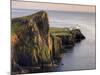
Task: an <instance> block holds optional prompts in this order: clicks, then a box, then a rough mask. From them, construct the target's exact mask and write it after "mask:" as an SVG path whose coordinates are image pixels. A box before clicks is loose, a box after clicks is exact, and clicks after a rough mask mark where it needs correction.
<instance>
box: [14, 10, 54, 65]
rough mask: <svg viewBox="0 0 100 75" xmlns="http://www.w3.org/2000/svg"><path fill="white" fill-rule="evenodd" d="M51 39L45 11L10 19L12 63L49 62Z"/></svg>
mask: <svg viewBox="0 0 100 75" xmlns="http://www.w3.org/2000/svg"><path fill="white" fill-rule="evenodd" d="M51 53H52V40H51V38H50V33H49V22H48V16H47V13H46V12H44V11H40V12H38V13H36V14H32V15H30V16H25V17H20V18H15V19H12V59H13V60H12V61H13V62H12V64H14V62H15V63H16V64H18V65H19V66H21V67H25V66H28V67H29V66H30V67H32V66H37V65H38V66H43V64H51Z"/></svg>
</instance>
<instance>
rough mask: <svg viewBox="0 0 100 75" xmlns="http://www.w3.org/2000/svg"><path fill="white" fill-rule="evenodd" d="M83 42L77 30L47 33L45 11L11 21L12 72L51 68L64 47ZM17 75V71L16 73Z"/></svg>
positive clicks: (47, 24) (55, 29)
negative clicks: (24, 69) (25, 69)
mask: <svg viewBox="0 0 100 75" xmlns="http://www.w3.org/2000/svg"><path fill="white" fill-rule="evenodd" d="M82 39H85V37H84V35H83V34H82V33H81V31H80V30H79V29H74V30H69V29H68V28H67V29H62V28H59V29H57V28H54V29H52V30H50V28H49V21H48V15H47V13H46V12H45V11H40V12H37V13H35V14H32V15H29V16H24V17H19V18H15V19H12V25H11V48H12V51H11V52H12V71H14V72H17V71H18V72H20V71H22V70H23V68H27V67H29V68H33V67H34V68H36V67H40V68H43V67H44V66H50V65H51V66H53V64H54V63H55V62H57V59H58V58H61V57H60V55H61V53H62V50H63V49H64V48H66V47H67V48H68V47H73V46H74V44H75V42H77V41H81V40H82ZM20 73H21V72H20Z"/></svg>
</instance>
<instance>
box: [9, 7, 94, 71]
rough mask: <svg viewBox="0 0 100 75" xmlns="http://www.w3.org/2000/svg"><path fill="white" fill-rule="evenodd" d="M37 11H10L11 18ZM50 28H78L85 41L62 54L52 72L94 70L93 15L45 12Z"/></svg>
mask: <svg viewBox="0 0 100 75" xmlns="http://www.w3.org/2000/svg"><path fill="white" fill-rule="evenodd" d="M37 11H39V10H32V9H12V14H11V16H12V18H16V17H20V16H26V15H30V14H33V13H35V12H37ZM45 11H46V12H47V13H48V17H49V25H50V27H76V26H78V27H80V30H81V31H82V33H83V34H84V35H85V37H86V39H85V40H83V41H81V42H80V43H76V44H75V46H74V48H73V49H70V50H67V52H66V53H64V54H63V56H62V60H61V64H63V65H60V66H59V67H58V68H56V69H55V70H54V71H72V70H88V69H95V68H96V61H95V60H96V56H95V53H96V48H95V41H96V40H95V26H96V23H95V17H96V16H95V13H82V12H67V11H52V10H48V11H47V10H45Z"/></svg>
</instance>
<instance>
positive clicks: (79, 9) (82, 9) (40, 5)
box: [12, 1, 95, 12]
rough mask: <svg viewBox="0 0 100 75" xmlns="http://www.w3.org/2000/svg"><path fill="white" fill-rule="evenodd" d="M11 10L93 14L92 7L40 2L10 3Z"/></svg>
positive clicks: (93, 9) (93, 7)
mask: <svg viewBox="0 0 100 75" xmlns="http://www.w3.org/2000/svg"><path fill="white" fill-rule="evenodd" d="M12 8H18V9H19V8H20V9H44V10H59V11H70V12H95V6H94V5H71V4H61V3H58V4H57V3H55V4H54V3H40V2H25V1H12Z"/></svg>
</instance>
